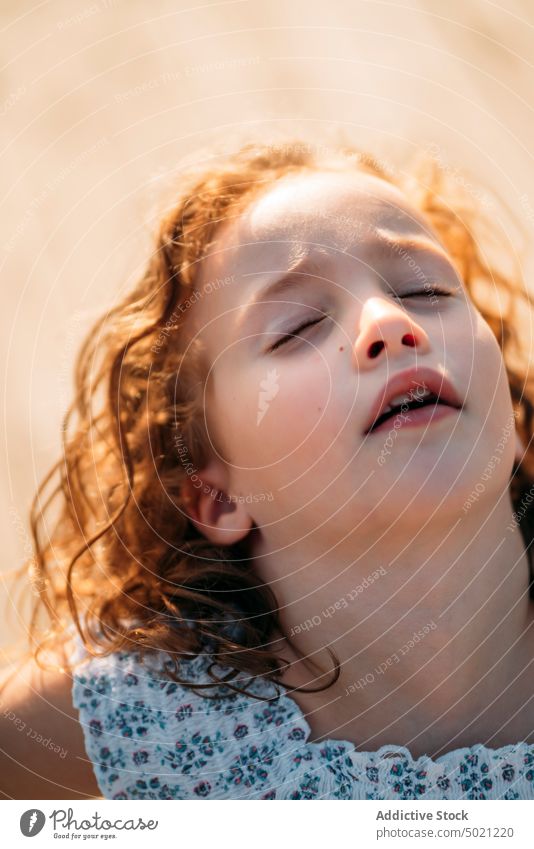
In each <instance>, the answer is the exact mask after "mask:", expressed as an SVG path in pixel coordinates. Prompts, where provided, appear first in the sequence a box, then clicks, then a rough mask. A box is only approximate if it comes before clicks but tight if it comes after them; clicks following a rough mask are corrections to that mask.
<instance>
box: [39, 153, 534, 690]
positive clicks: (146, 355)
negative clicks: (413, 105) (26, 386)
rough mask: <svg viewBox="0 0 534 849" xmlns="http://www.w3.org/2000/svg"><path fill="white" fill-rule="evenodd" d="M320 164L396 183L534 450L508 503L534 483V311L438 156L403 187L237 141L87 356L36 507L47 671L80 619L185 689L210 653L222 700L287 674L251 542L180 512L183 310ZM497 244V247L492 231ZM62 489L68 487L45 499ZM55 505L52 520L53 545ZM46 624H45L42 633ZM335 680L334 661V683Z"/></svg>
mask: <svg viewBox="0 0 534 849" xmlns="http://www.w3.org/2000/svg"><path fill="white" fill-rule="evenodd" d="M317 168H326V169H329V168H336V169H339V168H342V169H357V170H360V171H364V172H366V173H369V174H372V175H374V176H376V177H379V178H381V179H383V180H387V181H389V182H391V183H393V184H394V185H396V186H397V187H398V188H400V189H401V190H402V191H404V193H405V195H406V197H407V198H408V199H409V200H410V201H411V202H412V203H413V205H414V206H415V207H416V208H417V209H418V210H420V211H421V212H422V213H423V215H424V216H426V217H427V219H428V221H429V222H430V224H431V225H432V226H433V228H434V229H435V231H436V232H437V234H438V235H439V237H440V238H441V240H442V243H443V244H444V246H445V247H446V248H447V249H448V251H449V253H450V255H451V258H452V260H453V262H454V264H455V266H456V268H457V271H458V273H459V274H460V275H461V277H462V279H463V281H464V283H465V286H466V287H467V290H468V292H469V295H470V297H471V298H472V300H473V302H474V303H475V305H476V307H477V308H478V309H479V311H480V312H481V313H482V315H483V317H484V318H485V320H486V321H487V322H488V323H489V325H490V327H491V328H492V330H493V332H494V334H495V336H496V338H497V340H498V343H499V345H500V348H501V351H502V355H503V358H504V362H505V365H506V369H507V373H508V379H509V384H510V389H511V394H512V400H513V404H514V410H515V411H516V426H517V428H518V431H519V434H520V436H521V437H522V440H523V443H524V445H525V446H526V450H525V454H524V457H523V459H522V461H521V463H520V464H517V466H516V467H514V472H513V476H512V478H511V481H510V487H511V497H512V500H513V503H514V506H515V507H516V506H517V505H519V504H520V503H521V502H522V499H523V497H524V494H525V492H526V491H527V490H529V489H530V487H531V486H532V483H533V481H534V457H533V452H532V432H533V406H532V399H533V394H532V383H531V380H532V378H531V376H530V374H529V370H528V358H527V356H526V354H525V352H524V351H522V349H521V345H520V339H519V334H518V331H517V310H518V306H519V305H520V304H522V305H523V306H524V307H525V308H526V310H528V311H530V310H531V309H532V306H533V304H532V301H531V299H530V296H529V294H528V292H527V290H526V287H525V285H524V282H523V280H522V278H521V275H520V272H519V270H516V271H515V272H514V273H510V271H507V272H506V273H504V272H502V271H499V269H498V268H497V267H495V265H492V264H490V263H489V261H488V260H487V259H486V253H485V243H484V241H483V239H482V238H479V237H478V236H477V235H476V231H477V227H478V224H479V223H480V222H482V221H483V220H484V215H483V210H482V208H481V204H480V203H479V202H475V200H474V199H473V195H472V194H471V195H470V194H469V193H466V192H465V191H464V190H462V187H461V185H460V181H458V179H457V178H456V177H455V176H451V174H450V173H449V172H448V170H447V169H445V168H443V167H442V166H441V165H440V164H439V163H438V162H437V161H436V160H435V159H433V158H432V157H431V156H430V155H428V154H426V155H422V154H420V155H419V158H416V161H415V164H412V166H411V167H410V169H409V170H408V172H407V173H405V174H399V175H398V176H394V175H393V174H392V173H391V171H390V169H388V168H387V167H386V168H385V167H383V166H382V165H381V164H379V163H378V162H377V161H376V160H375V159H374V158H373V157H372V156H370V155H368V154H366V153H364V152H362V151H361V150H359V149H357V148H356V147H354V146H352V145H351V144H347V143H345V142H337V143H336V145H334V147H330V148H326V147H324V146H322V147H315V146H314V145H311V144H307V143H306V142H304V141H302V140H300V139H295V138H290V139H288V140H285V141H284V142H283V143H274V144H268V143H258V142H247V143H246V144H241V145H240V146H239V147H238V148H237V149H230V151H229V152H228V151H225V152H224V153H221V154H220V155H216V156H213V155H212V156H211V157H210V158H209V159H208V160H207V162H206V164H197V165H195V166H191V167H189V168H188V169H187V170H186V172H185V173H182V174H181V175H180V179H179V188H178V190H177V192H176V197H175V200H174V202H173V206H172V208H171V209H170V211H168V212H167V213H166V214H165V215H164V217H163V218H162V220H161V222H160V225H159V229H158V232H157V236H156V239H155V246H154V250H153V253H152V255H151V256H150V258H149V260H148V263H147V266H146V270H145V272H144V274H143V275H142V277H141V279H140V280H139V282H138V283H137V285H136V286H135V288H134V289H133V291H131V292H130V293H129V294H128V296H127V297H126V298H124V299H123V300H122V302H120V303H119V304H118V305H117V306H115V307H114V308H113V309H112V310H111V311H110V312H108V313H107V314H106V315H105V316H103V317H102V318H101V319H100V320H99V321H98V322H97V323H96V325H95V326H94V327H93V328H92V329H91V331H90V332H89V333H88V334H87V336H86V337H85V339H84V341H83V344H82V345H81V348H80V350H79V353H78V355H77V360H76V367H75V384H76V394H75V398H74V401H73V403H72V405H71V406H70V408H69V410H68V412H67V415H66V417H65V422H64V426H63V456H62V457H61V458H60V460H59V461H58V462H57V463H56V465H55V466H54V467H53V469H52V470H51V471H50V473H49V474H48V475H47V477H46V478H45V480H44V481H43V482H42V484H41V486H40V487H39V490H38V492H37V494H36V496H35V499H34V501H33V504H32V508H31V528H32V534H33V539H34V547H35V553H34V557H33V558H32V561H31V563H30V564H26V565H25V567H24V568H25V569H26V570H27V569H28V565H30V566H31V573H32V583H33V585H34V589H35V590H36V591H37V597H36V599H35V604H34V606H33V611H32V619H31V624H30V635H31V643H32V650H33V652H34V653H35V655H36V657H37V658H38V657H39V654H40V652H41V651H42V649H43V648H44V647H45V646H47V645H51V644H54V643H56V642H58V641H61V639H62V636H63V635H64V634H65V633H66V626H67V625H69V624H72V620H74V622H75V624H76V627H77V629H78V631H79V633H80V636H81V638H82V639H83V641H84V643H85V645H86V647H87V648H88V650H89V651H90V653H92V654H95V655H96V654H101V655H104V654H109V653H111V652H114V651H117V650H128V649H130V650H131V649H135V651H137V652H138V653H139V654H140V656H141V657H144V656H145V655H146V653H147V652H153V651H155V650H162V651H165V652H168V653H169V655H170V656H171V657H172V658H174V659H175V661H176V662H175V666H174V669H173V670H172V671H169V674H170V675H171V676H172V677H174V678H175V680H178V681H181V682H182V683H183V684H184V685H186V686H187V683H188V682H187V681H182V679H181V678H180V677H179V674H178V672H179V665H178V663H179V660H180V658H181V657H185V656H187V655H192V654H193V655H194V654H197V653H199V652H201V651H204V650H206V647H209V649H210V652H212V653H213V657H214V658H215V659H216V660H217V663H218V664H220V665H225V666H228V667H230V669H232V670H234V672H233V673H232V674H231V675H230V676H227V678H226V679H225V680H226V681H227V682H228V686H230V688H232V685H231V683H229V682H230V681H231V679H232V678H233V677H235V675H236V674H237V672H238V671H239V670H242V671H245V672H247V673H249V674H250V676H252V677H255V676H257V675H264V676H267V677H270V678H271V679H272V680H276V679H277V677H278V676H279V675H280V672H281V670H282V669H283V668H284V666H285V661H284V660H283V659H282V658H280V657H278V656H277V655H276V654H274V653H272V652H271V651H269V649H268V648H266V646H267V645H268V643H269V639H270V637H271V636H272V635H273V633H274V631H275V629H278V628H279V621H278V614H277V603H276V598H275V595H274V593H273V592H272V590H271V588H270V587H269V586H267V585H264V584H261V583H260V582H259V580H258V578H257V577H256V576H255V575H254V573H253V570H251V569H249V568H248V566H247V557H248V556H249V552H248V545H247V539H245V540H243V541H242V542H241V543H239V544H237V545H234V546H231V547H219V548H218V547H216V546H214V545H212V544H211V543H210V542H209V541H208V540H207V539H206V538H204V537H203V536H202V535H201V534H200V533H199V532H198V531H197V530H196V529H195V528H194V527H193V525H192V523H191V522H190V521H189V519H188V517H187V514H186V512H185V510H184V509H183V501H182V494H181V493H182V484H183V483H184V480H185V476H186V475H187V474H190V468H193V467H196V469H197V470H198V469H201V468H202V467H203V465H204V464H205V462H206V461H207V460H208V454H207V444H208V443H207V439H206V433H205V431H204V427H203V422H204V415H203V410H202V386H203V379H204V368H205V365H204V364H203V362H202V356H201V352H200V351H198V350H197V348H196V346H195V344H194V343H193V344H188V345H187V346H186V337H187V333H186V332H185V330H186V328H187V299H188V297H189V298H190V299H192V295H193V293H194V291H195V278H196V270H197V267H198V262H199V261H200V260H201V259H202V258H203V257H204V256H205V255H206V254H207V253H208V252H209V250H210V245H211V244H212V240H213V238H214V236H215V233H216V231H217V227H218V225H219V223H220V222H222V221H224V219H225V218H227V217H228V216H230V215H235V214H236V213H237V212H239V210H240V209H242V208H243V207H244V206H245V205H246V204H247V203H248V202H249V201H250V200H251V199H252V198H253V197H255V196H257V194H258V193H259V192H260V191H262V190H264V189H265V188H268V187H269V186H271V185H272V183H273V182H275V181H276V180H278V179H279V178H280V177H282V176H284V175H286V174H288V173H290V172H298V171H300V172H302V171H306V170H311V169H317ZM487 232H488V233H490V234H491V235H490V238H491V239H495V232H494V231H492V229H491V224H489V225H488V231H487ZM486 238H487V236H486ZM494 293H497V295H498V298H497V299H495V297H494ZM190 302H192V300H191V301H190ZM492 303H497V304H500V305H501V309H502V305H504V306H505V311H504V312H501V311H499V308H497V306H492ZM178 434H179V437H178ZM177 438H179V441H180V445H181V446H182V449H183V453H184V454H186V455H187V460H188V463H189V466H190V467H189V468H186V467H185V464H184V462H183V457H182V456H181V453H180V455H179V453H178V451H177V447H176V446H177ZM54 475H59V482H58V483H57V486H56V487H55V489H54V490H53V492H52V493H51V494H50V495H49V497H48V498H45V490H46V489H47V487H48V486H49V484H50V482H51V481H52V480H53V478H54ZM53 505H57V507H59V510H58V513H57V517H58V518H57V521H56V522H55V524H54V526H53V528H52V530H50V529H48V531H47V534H46V535H45V534H44V532H43V531H42V529H43V528H44V526H45V518H46V516H47V515H48V513H49V511H51V510H52V507H53ZM521 530H522V533H523V535H524V539H525V543H526V546H527V549H528V551H529V557H530V543H531V541H532V539H533V534H534V523H533V522H532V518H531V515H530V512H528V511H527V512H526V514H525V515H524V517H523V519H522V522H521ZM531 592H532V584H531ZM41 613H46V614H47V616H46V619H47V622H46V625H47V627H48V631H47V632H46V633H43V632H42V630H41V627H40V624H39V619H40V615H41ZM82 621H83V625H82ZM236 626H238V627H236ZM288 639H289V638H288ZM338 674H339V668H338V666H337V665H336V672H335V675H334V679H333V680H336V678H337V675H338ZM212 677H213V680H214V681H218V680H219V679H217V678H216V676H215V674H214V672H212ZM331 683H333V681H332V682H331ZM326 686H330V684H328V685H326ZM236 689H239V688H236ZM319 689H324V688H319Z"/></svg>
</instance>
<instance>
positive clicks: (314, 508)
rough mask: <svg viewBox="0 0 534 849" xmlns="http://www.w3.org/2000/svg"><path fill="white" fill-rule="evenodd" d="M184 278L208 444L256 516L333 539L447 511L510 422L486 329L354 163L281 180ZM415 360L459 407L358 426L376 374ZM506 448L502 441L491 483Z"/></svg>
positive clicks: (386, 196) (446, 262)
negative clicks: (202, 371) (190, 291)
mask: <svg viewBox="0 0 534 849" xmlns="http://www.w3.org/2000/svg"><path fill="white" fill-rule="evenodd" d="M223 279H228V280H230V283H228V284H227V285H219V286H213V285H211V286H210V285H209V284H210V283H213V282H214V281H217V280H218V281H221V280H223ZM197 286H198V289H199V290H200V291H201V292H202V290H203V289H204V291H205V294H203V296H202V297H201V298H200V299H199V300H198V302H197V303H195V305H194V307H193V308H192V310H191V320H192V322H193V324H192V326H193V329H194V332H195V333H198V335H199V336H200V338H201V339H202V342H203V344H204V346H205V351H206V356H207V360H208V362H209V364H210V369H209V376H208V381H207V386H206V414H207V422H208V428H209V433H210V438H211V440H212V450H213V452H214V454H215V456H218V457H220V458H221V459H224V461H225V462H226V463H227V464H228V467H229V471H230V475H231V481H232V486H233V487H234V489H235V491H239V492H240V493H242V494H243V495H248V496H250V513H251V515H252V516H253V517H254V519H255V521H256V522H257V523H258V524H260V525H264V524H265V523H271V524H273V523H274V524H275V523H276V522H278V521H280V520H287V519H289V518H291V521H294V522H295V523H298V522H300V523H302V524H303V525H304V526H305V525H309V524H310V523H315V525H318V524H319V523H326V525H325V526H327V527H328V531H329V533H330V532H332V531H333V530H335V531H336V533H337V532H343V531H345V532H346V530H347V529H348V528H354V527H356V526H357V525H358V524H359V523H361V522H375V523H376V524H377V525H380V524H383V525H384V526H385V527H387V526H388V523H390V522H391V521H392V519H394V518H395V519H396V518H397V517H398V516H399V515H401V514H402V512H403V511H405V510H407V509H410V510H417V511H418V513H419V514H420V515H421V516H423V515H432V511H435V510H437V509H438V507H439V509H440V510H441V511H447V510H449V509H450V510H455V511H456V512H457V511H458V506H459V504H461V503H462V502H463V501H464V500H465V498H466V497H467V496H468V494H469V492H470V491H471V488H472V485H473V481H476V480H478V479H479V477H480V474H481V472H482V471H483V468H484V466H485V463H486V460H487V457H488V456H491V454H492V453H493V451H494V446H495V445H496V444H497V442H498V441H499V438H500V434H501V430H502V427H503V426H504V425H505V424H506V422H507V419H508V418H509V417H510V416H511V415H512V406H511V398H510V391H509V387H508V381H507V375H506V371H505V369H504V363H503V360H502V357H501V353H500V350H499V347H498V344H497V341H496V339H495V337H494V335H493V333H492V332H491V329H490V328H489V326H488V325H487V324H486V322H485V321H484V320H483V318H482V316H481V315H480V314H479V312H478V311H477V310H476V309H475V307H474V305H473V304H472V303H471V301H470V300H469V298H468V296H467V293H466V290H465V289H464V287H463V285H462V282H461V280H460V279H459V278H458V275H457V273H456V271H455V268H454V267H453V264H452V261H451V259H450V257H449V256H448V254H447V252H446V250H445V249H444V247H443V246H442V244H441V242H440V240H439V238H438V236H437V235H436V234H435V232H434V231H433V230H432V229H431V227H430V226H429V224H428V223H427V222H426V221H425V220H424V218H422V217H421V214H420V213H419V212H417V210H415V209H414V208H412V207H411V206H410V205H409V203H408V202H407V201H406V199H405V198H404V197H403V195H402V194H401V193H400V191H398V190H397V189H396V188H394V187H392V186H390V185H389V184H388V183H386V182H385V181H383V180H380V179H378V178H375V177H371V176H368V175H363V174H358V173H352V172H350V173H349V172H347V173H339V172H328V171H316V172H308V173H305V174H299V175H296V176H295V175H290V176H286V177H285V178H283V179H282V180H280V181H279V182H277V183H275V184H273V185H271V186H270V187H269V188H268V189H267V190H266V191H265V192H263V193H262V194H261V195H260V196H258V197H256V198H255V199H254V200H253V201H251V202H250V204H249V205H248V206H247V207H246V209H245V210H244V212H243V214H241V215H239V216H237V217H233V218H232V217H230V219H229V220H228V221H227V222H226V223H225V224H224V225H221V227H220V228H219V231H218V238H217V240H216V242H215V244H214V246H213V248H212V252H211V254H210V255H209V256H208V257H207V258H206V259H205V260H204V261H203V263H202V267H201V271H200V276H199V280H198V281H197ZM413 367H416V368H417V369H423V368H424V369H429V370H431V371H432V372H433V373H434V374H435V375H437V376H438V377H439V378H440V379H441V380H442V381H443V380H446V381H448V384H449V385H450V387H451V388H452V390H453V391H454V393H455V394H456V396H457V397H458V398H459V399H460V401H461V402H462V403H463V408H462V409H461V410H458V409H452V407H446V406H445V405H435V404H433V405H432V408H431V409H432V411H433V412H432V414H431V415H430V404H429V405H428V407H427V410H426V419H425V417H424V416H423V417H422V418H421V419H420V420H416V418H415V416H413V417H412V422H411V425H410V426H407V419H406V418H404V420H403V421H401V425H400V426H395V419H394V418H393V417H392V418H390V419H389V420H385V421H384V424H382V425H381V426H380V427H379V428H377V429H376V430H374V431H371V432H370V433H366V431H367V429H368V426H369V423H370V418H372V413H373V410H375V409H376V402H377V398H378V397H380V393H381V392H383V390H384V387H385V385H386V383H387V382H388V381H389V380H390V379H391V378H393V377H394V376H395V375H397V374H398V373H399V372H402V371H405V370H406V369H409V368H413ZM425 374H428V372H425ZM412 390H413V388H412ZM422 391H424V389H423V390H422ZM397 394H398V393H397ZM401 394H402V393H401ZM409 400H410V401H412V402H413V401H417V400H418V399H417V397H416V396H415V397H414V395H413V394H412V397H411V399H409ZM405 413H406V410H405ZM422 413H423V411H422V410H419V411H418V413H417V415H421V414H422ZM414 422H415V423H414ZM513 455H514V445H513V440H510V443H509V446H507V448H506V451H505V453H504V455H503V458H502V462H501V464H500V467H499V470H498V473H496V474H495V475H494V476H493V477H492V480H491V482H490V484H489V486H490V487H494V488H495V492H501V491H502V490H503V488H504V487H505V486H506V485H507V482H508V479H509V475H510V473H511V469H512V463H513ZM265 494H270V495H272V498H265ZM262 496H263V497H262Z"/></svg>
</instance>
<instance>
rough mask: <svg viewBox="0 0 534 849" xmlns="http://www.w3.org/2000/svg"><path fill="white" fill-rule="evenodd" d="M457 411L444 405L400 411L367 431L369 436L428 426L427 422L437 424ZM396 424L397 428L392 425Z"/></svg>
mask: <svg viewBox="0 0 534 849" xmlns="http://www.w3.org/2000/svg"><path fill="white" fill-rule="evenodd" d="M458 412H459V410H458V408H457V407H449V406H448V405H446V404H435V405H432V406H430V404H427V405H426V406H425V407H421V409H419V410H418V409H417V408H416V409H414V410H407V411H406V412H405V413H403V412H402V411H401V412H399V413H396V414H395V415H394V416H391V417H390V418H389V419H385V420H384V421H383V422H382V423H381V424H379V425H378V427H375V428H373V430H371V431H369V434H368V435H370V434H373V433H379V432H380V431H389V430H404V428H407V427H421V426H422V425H425V424H428V423H429V422H432V423H434V422H438V421H440V420H441V419H445V418H448V417H449V416H450V415H451V413H452V414H456V413H458ZM397 422H398V424H397V427H394V425H395V424H396V423H397Z"/></svg>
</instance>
